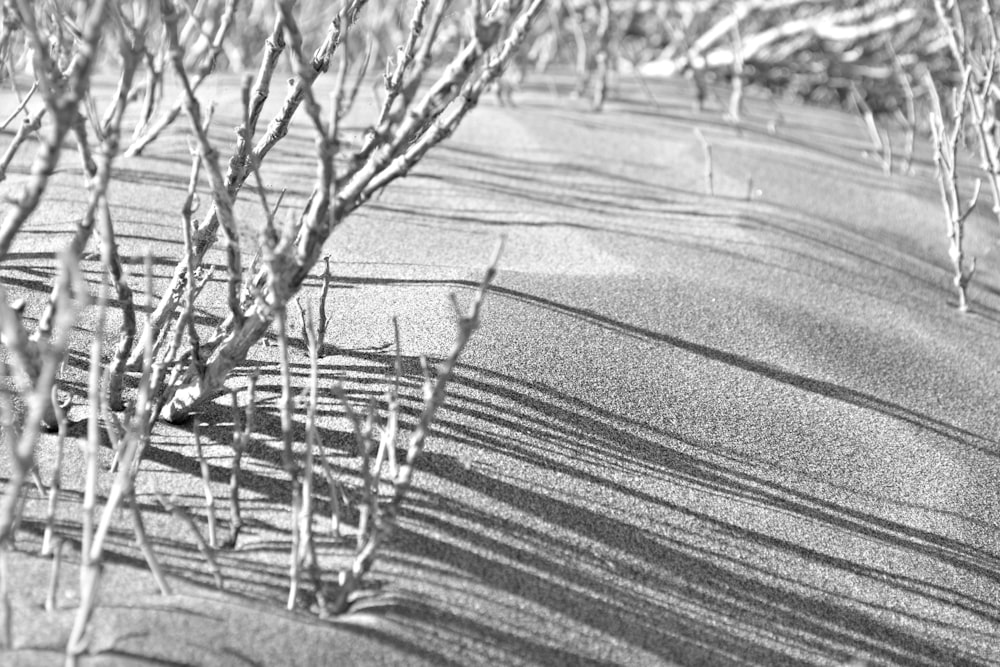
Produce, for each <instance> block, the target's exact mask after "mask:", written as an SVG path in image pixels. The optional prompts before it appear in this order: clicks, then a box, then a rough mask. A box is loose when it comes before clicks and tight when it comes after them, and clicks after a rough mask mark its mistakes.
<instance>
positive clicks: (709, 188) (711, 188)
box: [694, 127, 715, 196]
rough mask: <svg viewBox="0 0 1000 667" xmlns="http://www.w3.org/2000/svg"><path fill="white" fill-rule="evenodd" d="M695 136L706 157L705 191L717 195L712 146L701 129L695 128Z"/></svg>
mask: <svg viewBox="0 0 1000 667" xmlns="http://www.w3.org/2000/svg"><path fill="white" fill-rule="evenodd" d="M694 136H696V137H697V138H698V143H700V144H701V150H702V152H703V153H704V155H705V166H704V174H705V191H706V192H708V194H710V195H713V196H714V195H715V178H714V175H713V164H712V145H711V144H710V143H708V139H706V138H705V135H704V134H702V132H701V128H698V127H696V128H694Z"/></svg>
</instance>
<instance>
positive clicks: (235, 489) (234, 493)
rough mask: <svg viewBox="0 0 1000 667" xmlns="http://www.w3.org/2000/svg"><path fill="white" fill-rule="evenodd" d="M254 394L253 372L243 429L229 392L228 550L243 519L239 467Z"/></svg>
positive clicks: (246, 443)
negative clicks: (230, 404)
mask: <svg viewBox="0 0 1000 667" xmlns="http://www.w3.org/2000/svg"><path fill="white" fill-rule="evenodd" d="M256 393H257V373H256V372H255V373H253V374H252V375H251V376H250V378H249V380H248V381H247V405H246V411H245V416H244V419H243V427H242V428H240V410H239V401H238V398H237V395H236V390H235V389H234V390H233V391H232V392H231V396H232V401H233V402H232V406H233V407H232V411H233V464H232V466H231V467H230V469H229V538H228V539H227V540H226V542H225V544H224V545H223V546H225V547H226V548H229V549H232V548H235V547H236V540H237V539H239V535H240V530H241V529H242V528H243V517H242V514H241V513H240V467H241V464H242V461H243V454H244V452H246V450H247V447H248V446H249V444H250V434H251V433H253V426H254V406H255V404H256V400H257V398H256Z"/></svg>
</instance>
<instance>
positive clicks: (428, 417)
mask: <svg viewBox="0 0 1000 667" xmlns="http://www.w3.org/2000/svg"><path fill="white" fill-rule="evenodd" d="M502 247H503V244H502V242H501V243H500V244H498V246H497V249H496V251H495V253H494V255H493V259H492V261H491V262H490V265H489V268H488V269H487V270H486V274H485V275H484V276H483V279H482V282H481V283H480V284H479V288H478V289H477V291H476V295H475V297H474V298H473V301H472V305H471V306H470V307H469V309H468V311H467V312H465V313H463V312H462V311H461V309H459V307H458V304H457V300H456V299H454V297H453V299H452V301H453V303H455V307H456V315H457V317H458V337H457V340H456V341H455V344H454V345H453V347H452V349H451V352H450V353H449V354H448V356H447V358H446V359H445V360H444V362H443V363H441V364H440V365H439V366H438V368H437V376H436V377H435V378H431V376H430V373H429V371H426V372H425V374H424V387H423V397H424V401H423V408H422V410H421V411H420V416H419V418H418V420H417V425H416V428H415V429H414V431H413V432H412V433H411V434H410V437H409V440H408V443H407V450H406V460H405V461H404V462H403V463H402V465H400V467H399V470H398V472H397V474H396V475H395V476H394V477H393V478H392V492H391V495H389V497H388V498H387V499H385V500H384V501H383V502H381V503H378V504H377V505H376V506H375V509H376V512H375V514H374V516H373V517H372V519H373V523H372V526H371V529H369V530H367V531H365V532H364V533H362V532H361V531H360V530H359V535H361V534H363V535H364V541H363V543H361V544H360V545H359V546H358V548H357V550H356V551H355V554H354V559H353V560H352V562H351V566H350V568H349V569H347V570H343V571H341V573H340V577H339V581H338V587H337V592H336V595H335V596H334V598H333V600H332V601H331V603H330V604H331V611H332V612H333V613H342V612H343V611H345V610H346V609H347V608H348V606H349V605H350V602H351V598H352V596H353V595H354V593H355V591H356V590H357V588H358V587H359V586H360V584H361V582H362V580H363V578H364V576H365V575H366V574H367V573H368V571H369V570H370V569H371V566H372V564H373V563H374V561H375V557H376V555H377V554H378V550H379V549H380V548H381V546H382V544H383V543H384V541H385V540H386V539H387V538H388V536H389V534H390V533H391V532H392V531H393V530H394V529H395V525H396V516H397V514H398V512H399V508H400V506H401V504H402V502H403V500H405V498H406V497H407V495H408V493H409V491H410V486H411V484H412V483H413V473H414V470H415V468H416V464H417V462H418V461H419V459H420V456H421V455H422V454H423V451H424V446H425V445H426V444H427V438H428V437H429V435H430V433H431V428H432V426H433V424H434V421H435V417H436V415H437V412H438V410H439V409H440V408H441V406H442V405H444V402H445V398H446V396H447V392H448V384H449V382H450V381H451V379H452V376H453V375H454V373H455V369H456V367H457V365H458V360H459V358H460V357H461V356H462V353H463V352H464V351H465V346H466V345H467V344H468V342H469V340H470V338H471V337H472V335H473V334H474V333H475V331H476V329H477V328H478V327H479V318H480V314H481V312H482V306H483V302H484V300H485V298H486V293H487V292H488V290H489V287H490V285H491V284H492V282H493V279H494V278H495V277H496V273H497V265H498V263H499V259H500V252H501V250H502ZM425 367H426V365H425ZM334 391H335V392H336V393H338V395H340V396H344V397H345V398H346V395H345V394H344V390H343V388H342V387H340V386H339V385H335V386H334ZM341 400H342V402H343V403H344V406H345V410H346V411H347V412H348V417H349V418H350V419H351V423H352V426H353V429H354V433H355V437H357V438H359V439H362V440H363V439H365V438H366V437H367V438H369V439H370V437H371V433H370V432H369V431H367V428H368V426H367V425H366V426H362V424H361V422H360V420H359V419H358V417H357V415H356V414H353V411H352V410H350V406H349V404H348V403H347V402H346V400H344V398H342V399H341ZM376 500H377V499H376Z"/></svg>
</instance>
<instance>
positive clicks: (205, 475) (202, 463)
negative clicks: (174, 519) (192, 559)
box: [194, 422, 219, 549]
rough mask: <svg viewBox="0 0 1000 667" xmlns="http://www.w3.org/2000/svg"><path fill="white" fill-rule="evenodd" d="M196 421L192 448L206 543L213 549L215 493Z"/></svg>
mask: <svg viewBox="0 0 1000 667" xmlns="http://www.w3.org/2000/svg"><path fill="white" fill-rule="evenodd" d="M199 430H200V429H199V428H198V424H197V422H196V423H195V425H194V449H195V454H196V456H197V457H198V465H199V467H200V468H201V485H202V488H203V489H204V491H205V514H206V515H207V517H208V545H209V546H210V547H212V548H213V549H215V548H217V547H218V546H219V543H218V540H217V539H216V531H215V495H213V494H212V475H211V472H210V471H209V467H208V461H207V460H206V459H205V452H204V451H203V450H202V447H201V433H200V432H199Z"/></svg>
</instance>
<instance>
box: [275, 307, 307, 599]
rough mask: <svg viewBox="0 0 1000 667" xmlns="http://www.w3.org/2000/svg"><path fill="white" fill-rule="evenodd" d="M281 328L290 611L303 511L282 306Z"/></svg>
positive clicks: (279, 313) (296, 589)
mask: <svg viewBox="0 0 1000 667" xmlns="http://www.w3.org/2000/svg"><path fill="white" fill-rule="evenodd" d="M275 320H276V322H277V325H278V327H277V328H278V359H279V364H280V366H281V463H282V466H283V467H284V469H285V473H286V474H287V475H288V478H289V483H290V484H291V485H292V501H291V503H292V507H291V542H292V547H291V558H290V563H289V572H288V577H289V584H288V603H287V606H288V609H289V610H292V609H294V608H295V602H296V600H297V598H298V592H299V571H300V570H299V564H300V561H299V544H300V535H299V522H298V518H299V513H300V512H301V511H302V500H301V495H300V494H301V491H302V486H301V484H300V482H299V465H298V461H296V458H295V447H294V438H293V432H292V429H293V426H294V413H295V400H294V398H293V397H292V374H291V369H290V366H289V359H288V315H287V312H286V309H285V308H284V307H282V306H279V307H278V309H277V313H276V314H275Z"/></svg>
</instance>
